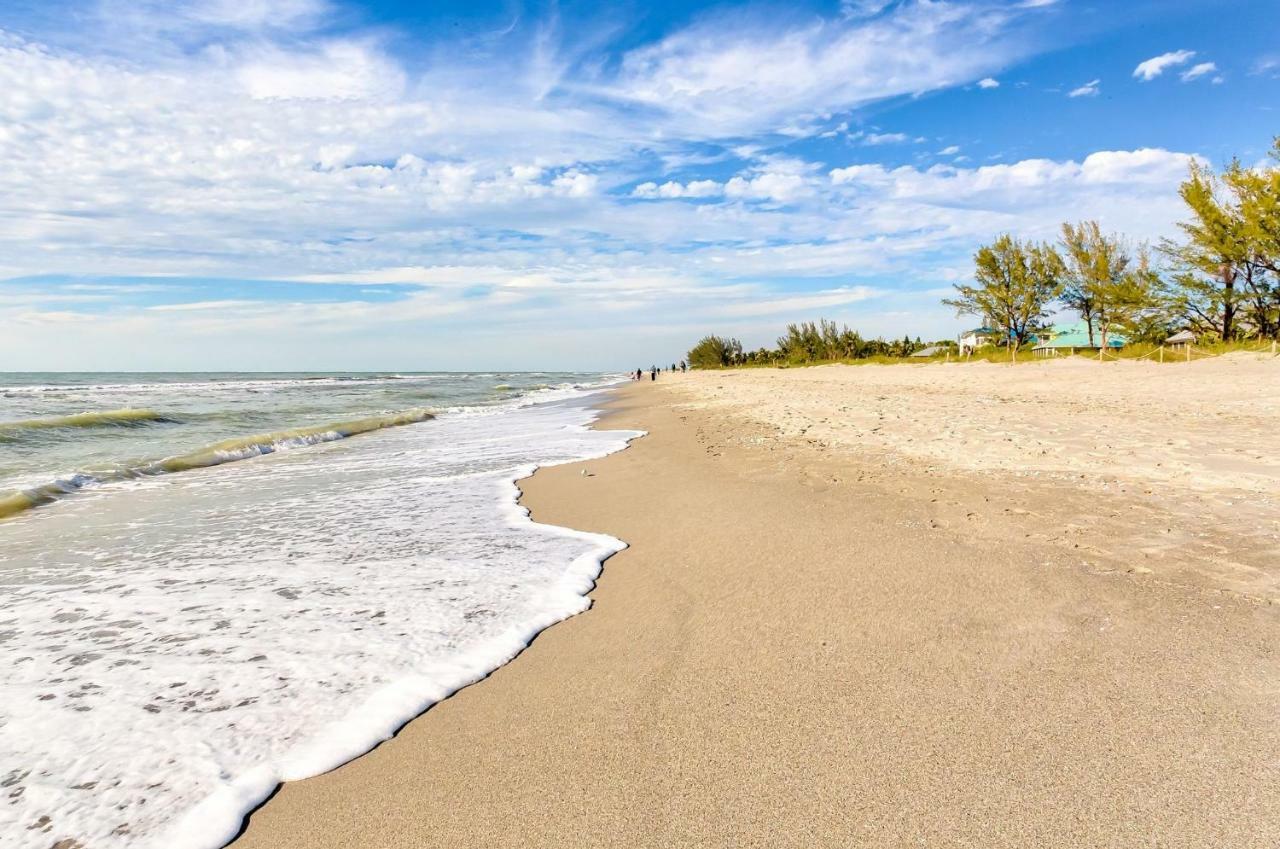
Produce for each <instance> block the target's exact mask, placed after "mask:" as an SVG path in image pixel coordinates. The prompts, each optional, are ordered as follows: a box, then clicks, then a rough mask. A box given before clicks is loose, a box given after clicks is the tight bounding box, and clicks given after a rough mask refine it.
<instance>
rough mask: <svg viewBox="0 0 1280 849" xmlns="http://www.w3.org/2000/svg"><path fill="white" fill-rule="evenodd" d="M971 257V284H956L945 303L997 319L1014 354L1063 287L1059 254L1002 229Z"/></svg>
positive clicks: (960, 309)
mask: <svg viewBox="0 0 1280 849" xmlns="http://www.w3.org/2000/svg"><path fill="white" fill-rule="evenodd" d="M973 262H974V285H967V284H956V287H955V289H956V292H957V295H956V297H954V298H947V299H945V300H943V303H944V304H946V305H947V306H950V307H954V308H955V310H956V312H957V313H959V314H968V315H976V316H980V317H983V318H985V319H987V320H988V321H990V322H992V323H993V324H995V326H996V327H998V328H999V329H1000V330H1002V331H1004V334H1005V338H1006V339H1008V341H1009V347H1010V353H1011V355H1016V353H1017V349H1018V348H1019V347H1021V346H1022V345H1023V344H1024V343H1026V341H1027V338H1028V337H1029V336H1030V335H1031V333H1032V332H1033V331H1034V330H1035V329H1036V328H1037V327H1038V326H1039V324H1040V322H1041V321H1043V319H1044V318H1045V315H1046V313H1047V312H1048V308H1049V304H1050V303H1051V302H1052V301H1053V300H1054V299H1055V298H1057V297H1058V296H1059V295H1060V294H1061V292H1062V279H1063V276H1064V268H1063V263H1062V258H1061V257H1060V256H1058V252H1057V251H1055V250H1054V249H1053V248H1052V247H1051V246H1049V245H1044V244H1035V243H1032V242H1022V241H1019V240H1018V239H1015V238H1014V237H1012V236H1010V235H1008V234H1005V235H1003V236H1000V237H999V238H997V239H996V240H995V242H994V243H993V244H991V245H983V246H982V247H981V248H979V249H978V252H977V253H976V254H975V255H974V257H973Z"/></svg>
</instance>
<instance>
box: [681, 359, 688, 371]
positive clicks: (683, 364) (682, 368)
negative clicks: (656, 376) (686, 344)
mask: <svg viewBox="0 0 1280 849" xmlns="http://www.w3.org/2000/svg"><path fill="white" fill-rule="evenodd" d="M687 370H688V367H687V366H686V365H685V362H684V360H681V361H680V373H681V374H684V373H685V371H687Z"/></svg>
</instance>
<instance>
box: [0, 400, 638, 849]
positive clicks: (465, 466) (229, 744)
mask: <svg viewBox="0 0 1280 849" xmlns="http://www.w3.org/2000/svg"><path fill="white" fill-rule="evenodd" d="M557 394H559V395H560V396H561V397H573V396H574V395H582V394H583V393H581V392H578V391H573V390H565V391H561V392H559V393H557ZM521 403H527V401H526V402H521ZM594 415H595V414H594V413H593V412H592V411H591V410H590V409H588V408H587V407H585V406H583V405H582V404H581V403H580V402H572V401H571V402H563V401H562V402H559V403H552V404H546V403H543V404H536V405H531V406H517V405H512V406H510V407H506V408H489V409H486V410H464V411H460V412H458V413H455V414H452V415H442V416H441V417H440V418H438V419H436V420H435V421H430V422H425V423H422V424H415V425H412V426H407V427H397V428H394V429H390V430H379V431H378V432H376V433H368V434H366V435H364V436H362V437H360V438H359V439H348V440H342V441H339V442H328V443H323V444H319V445H315V446H312V447H310V448H308V449H307V450H305V451H294V452H282V453H275V454H272V455H270V456H264V457H260V458H256V459H253V460H250V461H248V462H240V463H231V464H227V465H223V466H218V467H211V468H198V469H195V470H192V471H188V472H185V473H184V474H180V475H163V476H158V477H148V478H142V479H136V480H125V481H119V482H115V483H111V484H106V485H103V486H100V487H95V488H93V489H92V490H87V491H85V492H84V493H83V494H82V495H81V496H79V497H77V498H74V499H67V500H64V501H62V502H60V503H59V504H57V505H55V506H53V507H50V508H47V509H42V510H35V511H32V512H30V513H28V514H26V515H25V516H23V517H21V518H20V519H18V520H16V521H13V522H10V523H7V524H6V525H4V526H0V531H2V532H3V534H4V545H3V546H2V547H0V574H3V576H4V579H5V582H4V584H2V585H0V601H2V602H3V605H2V607H0V609H2V610H3V612H2V613H0V688H2V689H3V690H4V692H5V699H4V704H3V707H0V713H2V714H3V721H0V763H3V764H4V770H5V772H4V774H2V775H0V781H2V782H3V783H4V784H5V786H6V796H7V798H6V800H5V801H6V803H7V804H4V805H0V835H4V837H5V841H4V843H5V845H6V846H14V847H19V849H27V847H30V849H37V847H39V849H46V847H48V846H50V845H52V844H54V843H55V842H56V841H58V840H77V841H79V842H80V843H82V844H83V845H86V846H91V847H95V849H111V847H165V848H166V849H170V847H172V849H214V847H218V846H220V845H222V844H223V843H225V842H226V841H227V840H229V839H230V838H231V837H233V836H234V835H235V833H236V832H237V830H238V829H239V827H240V824H241V822H242V819H243V816H244V815H245V813H246V812H247V811H248V810H250V809H252V807H254V806H255V805H257V804H258V803H259V802H261V801H262V800H263V799H264V798H265V797H266V796H267V795H268V794H269V793H270V792H271V790H272V789H273V788H274V787H275V786H276V784H277V783H278V782H280V781H282V780H290V779H297V778H302V777H306V776H310V775H315V774H317V773H320V772H323V771H325V770H327V769H331V768H333V767H335V766H337V765H339V764H341V763H342V762H344V761H346V760H349V759H350V758H352V757H355V756H357V755H359V754H361V753H362V752H365V751H367V750H368V749H370V748H371V747H372V746H374V745H376V744H377V743H378V742H379V741H381V740H383V739H386V738H387V737H388V736H390V735H391V734H393V733H394V732H395V730H396V729H397V728H398V727H399V726H400V725H401V724H402V723H404V722H405V721H407V720H408V719H410V718H411V717H413V716H414V715H416V714H418V713H420V712H421V711H422V710H424V709H425V708H427V707H429V706H430V705H431V704H433V703H434V702H436V701H438V700H440V699H441V698H444V697H446V696H447V695H449V694H450V693H452V692H453V691H455V690H456V689H458V688H459V687H462V686H465V685H467V684H469V683H471V682H473V681H476V680H478V679H479V678H482V677H483V676H484V675H486V674H488V673H489V672H490V671H492V670H493V669H494V668H495V667H497V666H500V665H501V664H503V663H505V662H506V661H507V660H509V659H511V658H512V657H514V656H515V655H516V654H517V653H518V652H519V651H520V650H521V649H522V648H523V647H524V646H525V645H526V644H527V643H528V641H529V639H530V638H531V637H532V636H533V635H534V634H536V633H537V632H538V631H539V630H541V629H543V628H545V627H547V626H548V625H550V624H552V623H554V622H556V621H559V620H560V619H563V618H565V617H567V616H571V615H573V614H575V613H577V612H580V611H582V610H584V609H585V608H586V607H587V606H588V605H589V603H590V602H589V600H588V599H587V598H586V595H585V594H586V593H587V592H588V591H589V590H590V588H591V587H592V585H593V581H594V579H595V577H596V576H597V575H598V573H599V570H600V564H601V562H602V561H603V560H604V558H606V557H608V556H609V555H610V554H612V553H614V552H615V551H617V550H619V549H620V548H621V547H623V543H621V542H620V541H618V540H616V539H613V538H611V537H607V536H601V535H597V534H589V533H582V532H578V531H573V530H569V529H565V528H558V527H553V526H547V525H541V524H537V523H534V522H532V521H531V520H530V519H529V518H528V515H527V514H526V513H525V511H524V510H523V509H522V508H520V507H519V506H518V504H517V501H516V499H517V496H518V490H517V488H516V484H515V481H516V480H518V479H519V478H521V477H523V476H526V475H528V474H530V473H532V471H533V470H534V469H535V468H536V467H537V466H539V465H546V464H553V463H564V462H571V461H574V460H581V459H586V458H590V457H598V456H603V455H605V454H607V453H610V452H612V451H616V450H618V449H620V448H622V447H624V446H625V444H626V442H627V440H628V439H630V438H632V437H634V436H636V435H638V434H636V433H634V432H628V431H594V430H590V429H589V428H588V427H587V425H588V424H589V423H590V422H591V421H592V420H593V419H594ZM585 480H590V481H593V482H592V483H591V484H590V485H592V486H597V485H600V482H599V481H598V480H597V479H585Z"/></svg>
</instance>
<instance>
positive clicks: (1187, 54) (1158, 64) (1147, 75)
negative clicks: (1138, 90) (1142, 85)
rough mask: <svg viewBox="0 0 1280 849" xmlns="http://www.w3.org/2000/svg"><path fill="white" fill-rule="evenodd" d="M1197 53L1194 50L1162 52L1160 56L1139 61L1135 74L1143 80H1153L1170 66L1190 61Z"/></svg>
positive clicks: (1134, 70)
mask: <svg viewBox="0 0 1280 849" xmlns="http://www.w3.org/2000/svg"><path fill="white" fill-rule="evenodd" d="M1195 55H1196V52H1195V51H1194V50H1171V51H1170V52H1168V53H1161V54H1160V55H1159V56H1152V57H1151V58H1150V59H1147V60H1146V61H1145V62H1140V63H1138V67H1136V68H1134V69H1133V75H1134V77H1136V78H1137V79H1140V80H1142V81H1143V82H1151V81H1152V80H1154V79H1155V78H1156V77H1158V76H1160V75H1161V74H1163V73H1164V72H1165V71H1167V70H1168V69H1169V68H1173V67H1176V66H1178V65H1181V64H1183V63H1185V62H1188V61H1190V60H1191V57H1193V56H1195Z"/></svg>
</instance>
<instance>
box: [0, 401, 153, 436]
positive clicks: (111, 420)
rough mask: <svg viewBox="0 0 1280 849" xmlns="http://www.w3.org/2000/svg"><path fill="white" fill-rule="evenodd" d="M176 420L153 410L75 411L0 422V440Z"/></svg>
mask: <svg viewBox="0 0 1280 849" xmlns="http://www.w3.org/2000/svg"><path fill="white" fill-rule="evenodd" d="M175 421H177V420H176V419H174V418H171V417H169V416H165V415H162V414H160V413H157V412H156V411H155V410H131V409H129V410H103V411H100V412H96V413H75V414H74V415H70V416H52V417H50V418H45V419H24V420H22V421H16V422H0V440H8V439H16V438H18V437H19V436H21V435H22V434H24V433H29V432H31V431H40V430H62V429H67V428H95V427H137V426H140V425H148V424H160V423H171V422H175Z"/></svg>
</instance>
